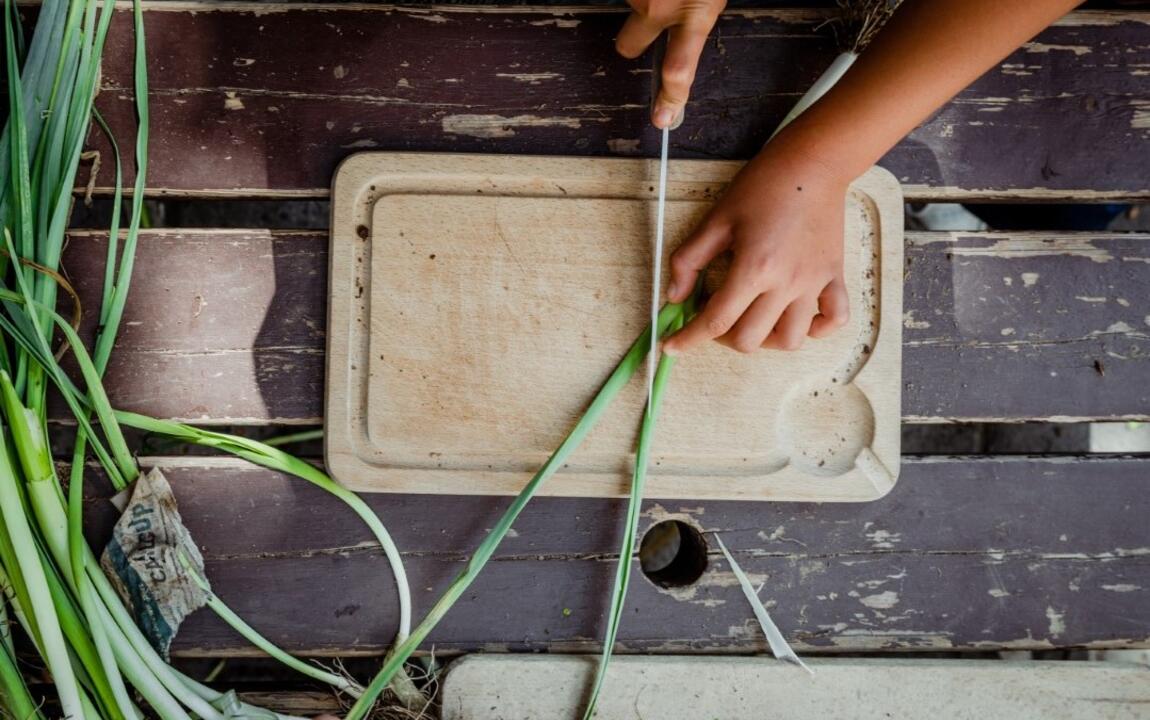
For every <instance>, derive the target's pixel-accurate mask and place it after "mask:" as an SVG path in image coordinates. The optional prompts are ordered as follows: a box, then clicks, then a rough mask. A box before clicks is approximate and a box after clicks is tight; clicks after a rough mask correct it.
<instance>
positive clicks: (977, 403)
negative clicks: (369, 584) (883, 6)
mask: <svg viewBox="0 0 1150 720" xmlns="http://www.w3.org/2000/svg"><path fill="white" fill-rule="evenodd" d="M104 252H105V244H104V242H103V241H102V240H101V239H100V237H99V236H91V235H86V234H81V233H77V234H75V235H74V236H73V238H72V241H71V243H70V244H69V246H68V249H67V252H66V255H65V259H64V265H65V268H66V269H67V271H68V273H69V276H70V277H71V278H72V279H73V281H74V282H75V283H76V286H77V289H78V291H79V292H80V294H81V296H82V297H83V298H84V303H85V306H86V307H88V308H94V307H96V305H97V303H98V302H99V297H100V283H101V282H102V278H103V258H104ZM906 259H907V269H906V280H905V317H904V328H903V332H904V343H905V347H904V370H903V375H904V383H905V385H904V394H903V415H904V417H905V418H906V419H907V420H911V421H917V422H921V421H928V422H929V421H940V420H993V421H1013V420H1040V419H1048V420H1049V419H1056V420H1070V419H1081V420H1086V419H1115V418H1129V419H1141V418H1150V412H1148V410H1147V408H1150V361H1148V360H1147V357H1148V353H1150V295H1148V294H1147V292H1146V282H1145V275H1146V268H1147V262H1150V236H1148V235H1144V234H1130V235H1126V234H1105V233H1102V234H1073V233H1030V234H1026V233H1015V234H1005V233H983V234H979V233H973V234H971V233H911V234H910V235H909V243H908V246H907V253H906ZM173 269H176V270H175V271H173ZM326 280H327V237H326V235H325V234H324V233H317V232H268V231H250V230H235V231H221V230H202V231H196V230H179V231H175V230H156V231H149V232H147V233H145V234H144V237H143V240H142V241H141V243H140V248H139V253H138V261H137V265H136V275H135V278H134V279H133V285H132V292H131V294H130V297H129V300H128V308H127V311H126V316H125V326H124V328H123V332H122V334H121V337H120V340H119V344H118V347H117V350H116V353H115V355H114V360H113V363H112V367H111V368H110V371H109V375H108V385H109V390H110V392H111V395H112V398H113V400H114V402H115V403H117V405H118V406H120V407H123V408H124V409H131V410H137V411H140V412H145V413H149V414H153V415H158V416H163V417H171V418H183V419H192V420H196V421H197V422H205V423H214V424H245V423H267V422H277V423H298V424H304V423H312V424H316V423H319V422H321V416H322V399H323V362H324V326H325V315H326V309H325V308H326ZM87 314H88V316H89V318H88V323H89V326H90V324H91V323H92V322H93V318H94V313H93V312H88V313H87ZM591 390H592V389H591V388H588V392H590V391H591Z"/></svg>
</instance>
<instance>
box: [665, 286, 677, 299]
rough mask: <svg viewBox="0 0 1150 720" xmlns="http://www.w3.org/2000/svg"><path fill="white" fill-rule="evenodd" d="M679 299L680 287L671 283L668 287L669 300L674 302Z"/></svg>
mask: <svg viewBox="0 0 1150 720" xmlns="http://www.w3.org/2000/svg"><path fill="white" fill-rule="evenodd" d="M677 297H679V286H678V285H676V284H675V283H671V284H670V285H668V286H667V299H668V300H673V299H675V298H677Z"/></svg>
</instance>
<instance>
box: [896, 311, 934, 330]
mask: <svg viewBox="0 0 1150 720" xmlns="http://www.w3.org/2000/svg"><path fill="white" fill-rule="evenodd" d="M902 326H903V327H905V328H910V329H911V330H926V329H927V328H929V327H930V322H929V321H927V320H916V319H915V317H914V310H907V311H906V312H905V313H903V314H902Z"/></svg>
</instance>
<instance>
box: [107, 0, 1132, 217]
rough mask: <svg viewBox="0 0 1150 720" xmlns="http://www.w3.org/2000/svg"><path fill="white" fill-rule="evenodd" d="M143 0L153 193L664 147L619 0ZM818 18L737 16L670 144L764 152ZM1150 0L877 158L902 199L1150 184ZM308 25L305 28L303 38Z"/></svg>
mask: <svg viewBox="0 0 1150 720" xmlns="http://www.w3.org/2000/svg"><path fill="white" fill-rule="evenodd" d="M148 7H149V8H150V10H149V11H148V12H146V13H145V21H146V23H147V29H148V41H149V52H150V67H149V80H150V83H151V88H152V91H151V94H152V145H151V168H150V170H151V175H150V183H149V185H150V188H151V190H152V191H153V192H157V193H159V192H163V193H209V194H213V193H214V194H243V195H268V194H279V195H284V194H290V195H300V194H303V195H323V194H325V193H326V192H327V188H328V184H329V181H330V179H331V177H332V174H333V172H334V170H335V167H336V165H337V164H338V162H339V161H340V160H342V159H343V158H344V157H346V156H347V155H349V154H351V153H353V152H356V151H360V150H365V149H376V150H419V151H450V152H488V153H538V154H556V153H563V154H572V155H645V156H653V155H654V154H656V152H657V149H658V147H657V145H658V138H657V136H656V134H655V133H654V132H652V131H651V130H650V129H649V126H648V123H647V108H648V103H649V92H650V86H651V82H650V76H649V70H650V67H651V58H650V57H644V58H641V59H639V60H637V61H628V60H624V59H623V58H620V57H619V56H618V55H617V54H616V53H615V51H614V48H613V43H612V40H613V38H614V37H615V34H616V33H617V32H618V29H619V26H620V24H621V22H622V21H623V15H622V13H621V10H619V9H596V8H569V9H554V10H551V9H547V8H519V9H516V8H485V9H479V10H468V9H460V8H437V9H435V10H428V9H413V8H406V9H396V8H393V7H388V6H364V5H354V6H342V5H339V4H333V5H328V6H322V5H321V6H315V5H306V6H291V5H276V4H257V5H250V4H249V5H243V4H228V3H199V4H197V3H190V4H189V3H178V4H177V3H171V4H169V3H155V4H150V5H149V6H148ZM826 17H827V12H826V11H824V10H817V9H815V10H811V9H798V10H787V9H763V10H735V11H732V12H730V13H728V14H726V15H724V16H723V18H722V19H721V20H720V22H719V24H718V26H717V27H716V29H715V32H714V33H713V35H712V37H711V39H710V40H709V42H708V45H707V49H706V52H705V53H704V56H703V59H702V64H701V67H700V70H699V74H698V80H697V82H696V87H695V91H694V94H693V96H692V102H691V104H690V106H689V107H688V110H687V114H686V123H685V124H684V125H683V127H682V128H681V129H680V130H678V131H676V132H675V133H673V134H672V138H671V139H672V153H673V154H674V155H675V156H677V157H693V158H736V159H737V158H746V157H749V156H750V155H752V154H753V153H754V152H755V151H756V150H757V149H758V148H759V147H760V146H761V145H762V143H763V142H764V141H765V140H766V138H767V137H768V135H769V134H770V132H771V130H772V128H773V127H774V125H775V124H776V123H777V122H778V121H779V120H780V119H781V118H782V116H783V115H784V114H785V112H786V111H787V110H788V109H789V108H790V107H791V106H792V105H793V103H794V102H795V101H796V100H797V99H798V97H799V96H800V95H801V94H802V93H803V92H804V91H805V90H806V89H807V88H808V87H809V86H810V84H811V83H812V82H813V81H814V79H815V78H816V77H817V76H818V75H819V73H821V72H822V70H823V69H824V68H825V67H826V66H827V64H828V63H829V62H830V60H831V59H832V57H833V56H834V54H835V47H834V42H833V40H832V39H831V34H830V33H829V31H828V30H827V29H826V28H823V29H819V26H820V25H821V24H822V23H823V22H824V20H825V19H826ZM1148 19H1150V15H1147V14H1142V13H1137V12H1129V11H1127V12H1118V11H1088V12H1082V13H1077V14H1074V15H1072V16H1070V17H1068V18H1067V19H1066V20H1064V21H1062V22H1060V23H1059V24H1058V25H1056V26H1054V27H1052V28H1050V29H1048V30H1046V31H1044V32H1043V33H1042V34H1041V35H1040V36H1039V37H1038V38H1037V39H1036V40H1035V41H1034V42H1032V43H1028V44H1027V45H1026V46H1024V47H1023V48H1021V49H1019V50H1018V51H1017V52H1015V53H1013V54H1012V55H1011V56H1010V57H1009V58H1007V59H1006V60H1005V61H1004V62H1003V63H1002V64H1000V65H999V66H998V67H997V68H995V69H993V70H991V71H990V72H989V73H987V74H986V75H985V76H984V77H983V78H981V79H980V80H978V81H977V82H975V83H974V84H973V85H972V86H971V87H969V88H968V89H966V90H964V91H963V92H962V93H960V94H959V96H958V97H957V98H956V99H955V100H954V101H953V102H952V103H950V104H948V105H947V106H946V107H945V108H943V109H942V110H941V111H940V112H938V113H937V114H936V115H935V116H934V117H933V118H931V119H930V120H929V121H928V122H927V123H925V124H924V125H923V126H922V127H921V128H919V129H918V130H916V131H915V132H914V133H912V134H911V135H910V137H908V138H907V139H906V140H905V141H903V142H902V143H900V144H899V145H898V146H897V147H896V148H895V149H894V150H892V151H891V153H889V154H888V155H887V157H885V158H884V159H883V160H882V163H881V164H882V165H883V166H884V167H886V168H888V169H889V170H891V171H892V172H893V173H894V174H895V176H896V177H898V178H899V179H900V180H901V181H902V182H903V183H904V185H906V186H907V195H908V196H909V197H956V196H962V197H972V198H973V197H981V198H995V197H1003V196H1014V197H1034V198H1040V199H1049V198H1062V197H1078V198H1099V197H1148V196H1150V188H1148V186H1147V182H1146V175H1145V172H1144V167H1145V158H1146V157H1147V156H1148V155H1150V122H1148V121H1147V111H1146V107H1145V95H1146V83H1147V77H1146V75H1145V68H1146V67H1147V66H1148V65H1150V43H1147V41H1146V37H1147V27H1148V26H1147V20H1148ZM126 29H127V25H126V23H125V22H118V23H117V24H116V28H115V32H114V33H113V37H112V39H111V41H110V42H111V47H110V49H109V51H108V61H107V64H106V68H105V73H104V76H103V82H104V92H103V93H102V95H101V98H100V103H101V107H102V109H103V110H104V112H105V115H106V116H107V117H108V118H109V120H110V122H111V123H112V125H113V127H115V128H117V129H118V130H119V131H120V132H122V133H123V132H129V131H130V129H131V127H132V122H133V107H132V103H131V91H130V88H131V70H132V65H131V59H132V52H131V49H130V44H129V43H130V36H129V34H128V33H127V32H126ZM300 37H307V38H308V43H307V46H306V48H305V49H302V50H301V48H300V47H299V45H298V43H296V42H294V39H295V38H300ZM101 142H102V140H99V139H96V144H97V146H99V144H100V143H101ZM126 150H127V151H128V152H129V153H130V152H131V149H130V148H126ZM1004 158H1009V162H1007V161H1004ZM105 166H108V164H107V163H105ZM129 167H130V165H129ZM106 172H108V173H110V169H108V170H107V171H106ZM109 178H110V175H108V174H105V175H104V176H103V177H102V179H101V183H103V184H106V183H107V182H108V181H109Z"/></svg>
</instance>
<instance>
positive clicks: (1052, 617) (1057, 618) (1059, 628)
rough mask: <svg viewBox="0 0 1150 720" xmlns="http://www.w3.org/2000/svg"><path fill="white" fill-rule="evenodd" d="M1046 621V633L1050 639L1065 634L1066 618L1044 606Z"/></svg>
mask: <svg viewBox="0 0 1150 720" xmlns="http://www.w3.org/2000/svg"><path fill="white" fill-rule="evenodd" d="M1046 619H1047V620H1049V621H1050V627H1049V628H1048V631H1049V632H1050V635H1051V636H1052V637H1058V636H1059V635H1061V634H1062V633H1064V632H1066V618H1065V617H1063V615H1062V613H1060V612H1058V611H1057V610H1055V609H1054V608H1052V607H1050V606H1049V605H1047V606H1046Z"/></svg>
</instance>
